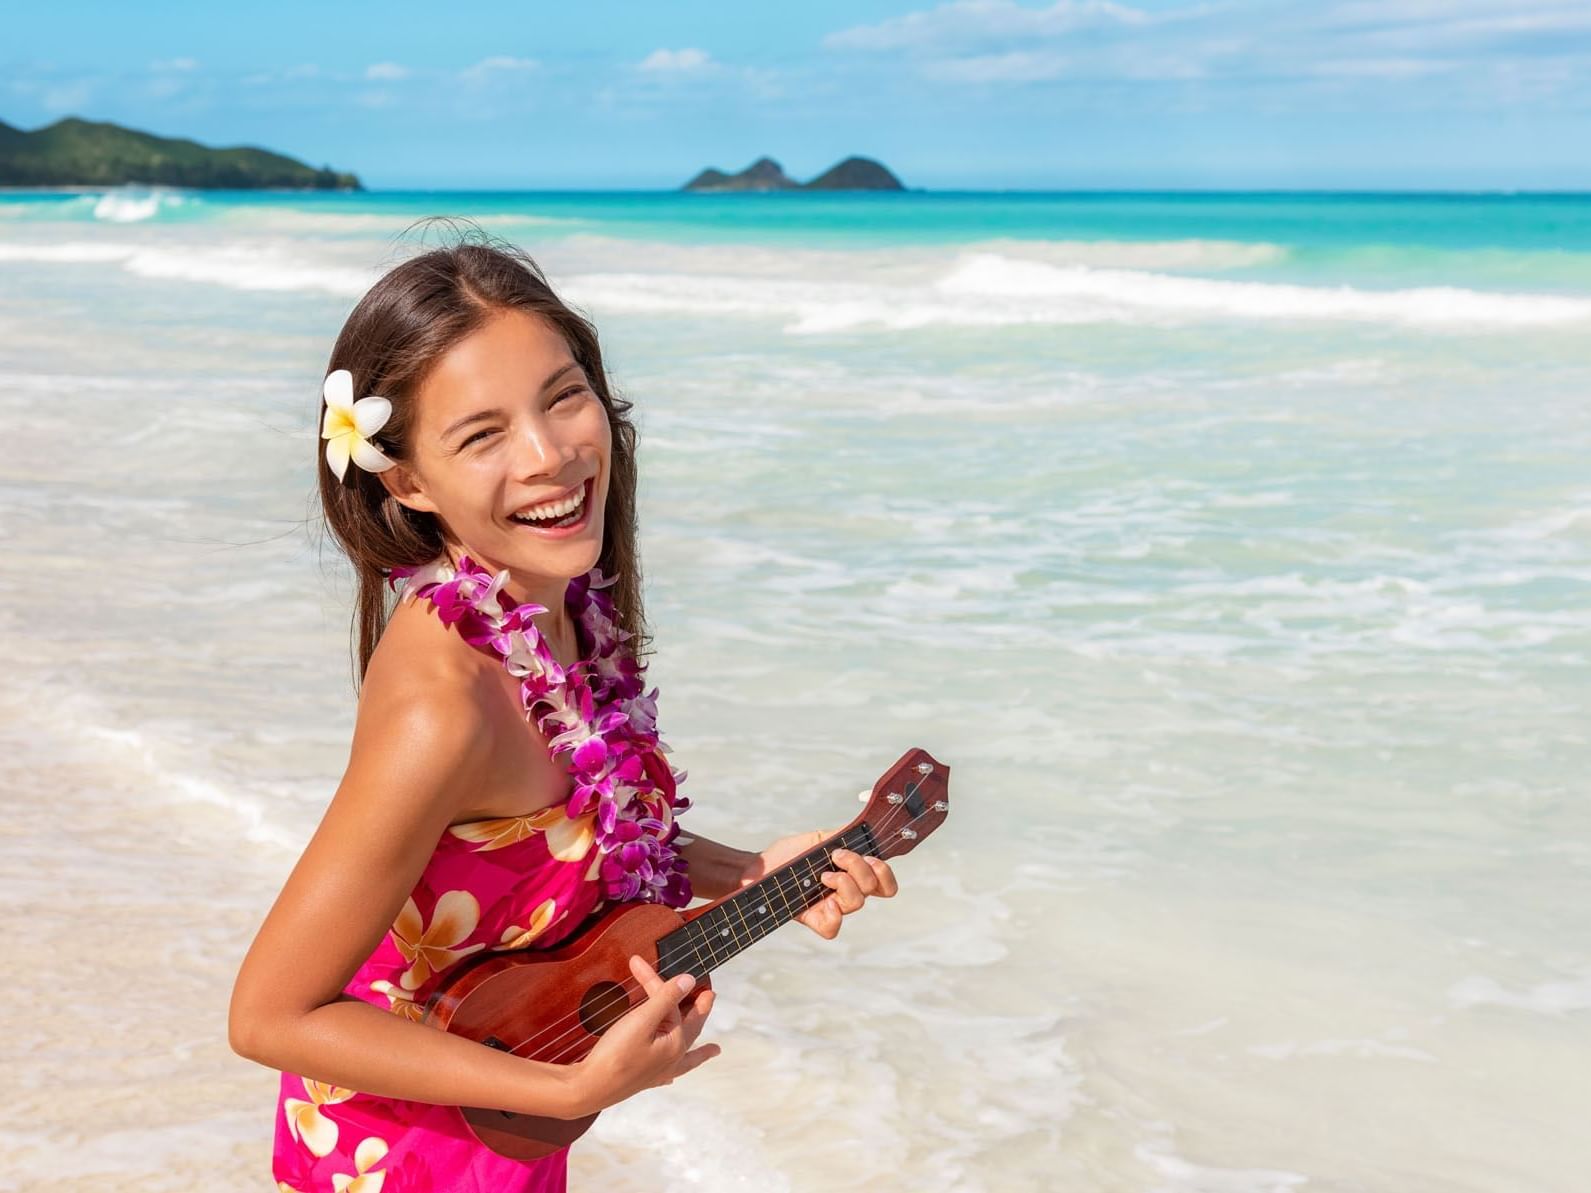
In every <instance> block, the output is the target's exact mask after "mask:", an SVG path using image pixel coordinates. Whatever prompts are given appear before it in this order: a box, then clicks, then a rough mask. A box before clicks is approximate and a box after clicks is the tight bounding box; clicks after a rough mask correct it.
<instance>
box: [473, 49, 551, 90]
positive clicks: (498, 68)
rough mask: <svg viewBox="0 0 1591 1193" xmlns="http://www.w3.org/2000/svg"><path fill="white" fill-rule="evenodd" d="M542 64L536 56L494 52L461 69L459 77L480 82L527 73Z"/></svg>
mask: <svg viewBox="0 0 1591 1193" xmlns="http://www.w3.org/2000/svg"><path fill="white" fill-rule="evenodd" d="M540 65H541V63H539V62H537V61H536V60H535V59H534V58H511V57H509V56H508V55H506V54H494V55H492V56H491V57H490V58H482V59H481V60H480V61H479V62H477V63H476V64H475V65H474V66H466V67H465V68H464V69H463V70H461V71H459V77H460V78H463V79H467V80H469V81H470V82H475V83H478V82H481V81H482V80H485V79H491V78H501V77H504V76H511V75H518V74H525V73H527V72H529V71H533V70H535V69H536V68H537V67H538V66H540Z"/></svg>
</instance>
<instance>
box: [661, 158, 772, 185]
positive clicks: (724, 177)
mask: <svg viewBox="0 0 1591 1193" xmlns="http://www.w3.org/2000/svg"><path fill="white" fill-rule="evenodd" d="M800 185H801V184H800V183H799V182H797V181H795V179H793V178H791V177H790V176H789V175H788V174H786V173H785V172H784V167H783V166H781V165H780V164H779V163H778V162H776V161H774V160H773V158H771V157H759V158H758V159H757V160H756V161H754V162H752V163H751V165H749V166H747V167H746V168H745V169H744V170H742V171H741V172H740V173H739V174H725V173H724V172H723V171H722V170H714V169H712V168H710V167H709V168H708V169H706V170H703V171H702V172H701V173H700V174H698V175H696V177H695V178H692V179H691V180H690V181H689V182H687V183H686V184H685V186H684V187H683V188H682V189H684V190H688V191H788V190H795V189H797V188H798V187H799V186H800Z"/></svg>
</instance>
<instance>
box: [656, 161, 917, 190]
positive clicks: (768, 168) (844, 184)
mask: <svg viewBox="0 0 1591 1193" xmlns="http://www.w3.org/2000/svg"><path fill="white" fill-rule="evenodd" d="M680 189H681V190H686V191H903V190H905V189H906V188H905V187H904V186H902V185H901V181H900V179H898V178H896V177H895V175H894V174H892V173H890V171H889V170H888V168H886V167H885V166H884V165H882V164H881V163H879V162H876V161H874V160H873V159H872V158H870V157H848V158H846V159H845V160H844V161H843V162H840V163H839V164H838V165H835V166H832V167H830V168H829V169H827V170H825V171H824V172H823V173H821V174H819V175H818V176H817V177H816V178H814V179H813V180H812V181H811V182H806V183H801V182H797V181H795V179H793V178H791V177H790V176H789V175H788V174H786V173H785V172H784V167H782V166H780V165H779V163H778V162H776V161H774V160H773V159H772V158H771V157H759V158H758V159H757V160H756V161H754V162H752V163H751V165H749V166H747V167H746V168H745V169H744V170H742V171H741V172H740V173H738V174H725V173H724V172H723V171H722V170H714V169H711V168H709V169H706V170H703V171H702V172H701V173H700V174H698V175H696V177H695V178H692V179H691V180H690V181H689V182H687V183H686V184H685V185H684V186H683V187H681V188H680Z"/></svg>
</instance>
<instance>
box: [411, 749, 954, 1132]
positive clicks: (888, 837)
mask: <svg viewBox="0 0 1591 1193" xmlns="http://www.w3.org/2000/svg"><path fill="white" fill-rule="evenodd" d="M949 783H950V768H949V767H947V766H945V765H944V764H943V763H941V762H938V761H936V760H935V759H934V758H933V756H932V755H930V754H929V753H928V752H927V751H926V750H923V749H911V750H908V751H906V753H905V754H903V755H901V757H900V759H899V760H898V761H897V762H896V763H895V765H894V766H892V767H890V769H889V770H887V771H885V772H884V774H883V775H882V776H880V778H879V779H878V781H877V782H876V783H874V785H873V790H872V792H871V793H870V794H869V793H866V792H864V793H862V794H863V798H864V800H865V802H866V804H867V806H866V807H865V808H864V809H863V811H862V813H861V814H860V815H858V816H857V817H856V819H855V820H853V821H851V823H850V824H849V825H847V826H846V828H845V829H843V830H842V831H840V832H838V833H836V834H834V835H833V836H831V837H830V838H829V839H828V840H827V841H823V842H820V843H819V844H817V845H814V846H813V847H812V848H811V849H810V850H808V851H807V852H806V853H804V854H802V855H801V856H800V857H798V858H795V859H793V860H791V861H788V862H786V863H785V864H784V865H782V866H780V867H779V868H778V869H776V870H775V871H774V872H773V873H771V874H767V875H764V876H763V877H762V878H760V879H759V880H758V881H756V882H754V883H751V884H749V885H745V886H743V887H742V888H740V889H739V890H736V891H734V892H731V893H730V894H727V895H725V896H723V897H722V898H720V899H718V900H717V901H716V902H713V903H710V904H705V905H703V906H699V907H694V908H692V909H691V910H689V911H683V912H682V911H679V910H678V909H676V908H672V907H668V906H666V905H664V904H661V903H652V902H631V903H621V904H618V905H617V906H615V907H612V908H610V909H609V910H608V911H607V912H605V913H604V914H602V915H601V916H599V917H597V918H596V919H595V920H594V921H592V922H591V923H590V924H588V925H585V926H583V927H582V928H581V929H580V931H579V933H578V934H577V935H576V936H575V937H574V938H573V939H571V940H567V941H565V942H564V943H563V944H561V945H559V946H558V947H557V948H553V949H528V950H525V949H521V950H516V951H513V952H507V953H490V954H487V955H485V956H480V955H477V956H474V957H471V958H469V959H467V960H465V961H464V962H462V963H460V965H459V967H458V969H457V970H455V971H454V972H453V973H452V974H451V975H450V976H449V978H448V980H447V981H445V982H444V983H443V984H442V985H441V986H440V987H439V988H438V989H437V990H436V992H435V993H433V994H432V995H431V997H430V998H429V999H428V1000H427V1001H426V1004H425V1012H424V1015H423V1016H422V1022H424V1023H429V1024H430V1025H431V1026H433V1027H437V1028H440V1029H442V1030H443V1031H448V1032H452V1033H453V1034H454V1035H460V1036H464V1037H465V1038H467V1039H471V1040H474V1041H476V1042H477V1043H480V1044H485V1045H486V1046H487V1047H489V1048H499V1049H501V1050H503V1051H504V1052H509V1053H512V1054H513V1055H515V1056H519V1057H523V1058H525V1059H527V1060H539V1061H550V1062H553V1063H556V1064H573V1063H574V1062H576V1061H578V1060H580V1059H582V1058H583V1057H585V1056H586V1055H587V1054H589V1053H590V1051H591V1050H592V1048H594V1047H595V1046H596V1043H597V1040H598V1039H599V1038H600V1037H601V1035H602V1033H603V1032H604V1031H606V1030H607V1029H608V1027H610V1026H611V1025H612V1024H613V1023H614V1021H615V1020H617V1019H619V1018H621V1017H622V1016H623V1015H624V1014H626V1013H627V1012H628V1011H630V1010H631V1009H632V1008H634V1007H636V1006H639V1005H640V1004H641V1003H643V1002H645V1001H646V990H645V988H644V987H642V986H641V985H640V984H639V983H637V982H636V980H635V978H634V977H633V976H632V975H631V973H630V957H631V956H633V955H634V954H637V953H639V954H640V955H641V956H642V957H644V958H645V959H646V960H647V961H648V962H650V963H651V965H652V967H653V968H654V969H656V970H657V971H658V974H659V976H660V977H662V978H663V979H664V980H665V981H667V980H668V979H670V978H671V977H673V976H675V975H676V974H678V973H682V972H685V970H686V969H689V971H690V972H691V973H693V974H695V975H696V986H695V988H694V989H693V990H692V991H691V993H690V994H688V995H684V996H682V999H681V1001H683V1000H684V999H687V998H689V999H694V998H695V997H696V992H697V991H698V990H708V989H711V988H712V984H711V982H710V981H708V977H707V971H709V970H711V969H713V968H714V967H715V966H717V965H719V964H722V963H723V962H725V961H727V960H729V959H731V958H732V957H734V956H735V955H736V954H737V953H738V952H740V951H742V950H743V949H745V948H747V947H749V946H750V945H753V944H755V943H756V942H757V941H759V940H761V939H763V938H764V937H765V936H766V935H767V934H768V933H769V932H771V931H773V930H775V929H777V928H778V927H779V925H780V924H783V923H788V922H790V921H791V920H793V919H796V918H797V917H798V916H799V915H800V914H801V913H802V911H804V910H805V909H806V908H807V907H811V906H813V905H814V904H815V903H817V902H818V901H820V900H822V899H823V898H826V897H827V896H828V895H829V894H830V893H831V891H830V888H828V887H827V886H825V885H824V884H823V882H822V881H821V878H822V874H823V872H824V871H825V870H837V869H838V868H839V867H838V865H837V864H836V863H834V861H833V857H832V853H831V850H832V849H833V848H834V847H836V846H838V847H841V848H845V849H848V850H851V851H852V852H854V853H858V854H861V855H864V856H874V857H883V858H893V857H898V856H900V855H902V854H906V853H910V852H911V850H912V849H913V848H915V847H916V845H917V843H918V842H919V841H920V840H921V838H923V837H925V836H927V835H928V834H929V833H931V832H933V830H934V829H935V828H937V827H938V826H939V825H940V824H941V823H942V822H943V821H944V819H945V816H946V814H947V813H948V812H949V810H950V791H949ZM697 920H700V921H702V922H701V923H696V924H694V925H693V926H692V929H691V931H690V932H689V933H685V934H682V938H676V939H675V940H674V941H673V942H671V944H670V950H671V952H674V951H675V950H677V952H676V954H675V955H674V956H672V957H671V958H670V961H669V963H667V964H660V963H659V961H660V958H659V956H658V946H659V943H660V942H661V941H663V940H664V938H666V937H668V936H670V935H671V934H672V933H675V932H677V931H678V930H679V929H681V928H683V927H685V926H686V925H687V924H692V922H693V921H697ZM687 956H688V957H689V959H690V961H691V964H690V965H689V966H681V965H679V962H681V961H683V960H684V959H685V958H686V957H687ZM458 1110H459V1112H460V1113H461V1114H462V1115H463V1117H464V1122H465V1125H466V1126H467V1128H468V1129H469V1131H470V1132H471V1133H472V1134H474V1136H475V1137H476V1138H477V1139H479V1140H480V1141H481V1143H482V1144H484V1145H485V1146H486V1147H488V1148H490V1149H491V1150H492V1151H494V1152H497V1153H498V1154H499V1155H503V1156H508V1157H510V1158H511V1159H515V1160H535V1159H538V1158H540V1157H542V1156H545V1155H548V1154H550V1153H551V1152H554V1151H557V1150H558V1149H559V1148H561V1147H567V1146H568V1145H569V1144H571V1143H573V1142H574V1141H575V1140H576V1139H578V1138H580V1136H582V1135H584V1134H585V1132H586V1130H587V1128H589V1127H590V1126H591V1124H592V1123H593V1122H595V1121H596V1118H597V1116H596V1114H589V1115H586V1116H585V1117H584V1118H577V1119H560V1118H548V1117H545V1116H540V1115H533V1114H517V1113H514V1112H512V1111H507V1110H496V1109H487V1108H482V1107H471V1106H461V1107H458ZM598 1113H601V1112H600V1111H599V1112H598Z"/></svg>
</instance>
